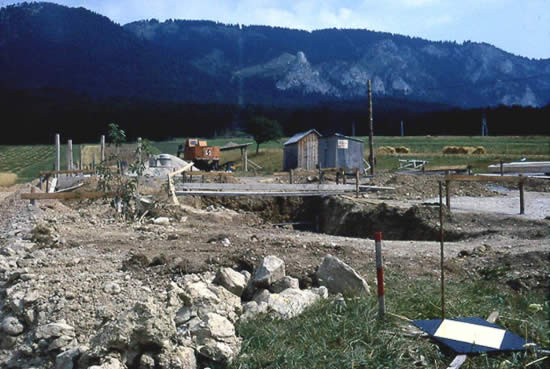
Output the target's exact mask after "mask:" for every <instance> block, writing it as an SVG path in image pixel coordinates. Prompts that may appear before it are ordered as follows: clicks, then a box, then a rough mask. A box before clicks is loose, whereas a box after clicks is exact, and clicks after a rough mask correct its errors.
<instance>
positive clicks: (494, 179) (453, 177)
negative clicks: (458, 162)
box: [445, 174, 525, 183]
mask: <svg viewBox="0 0 550 369" xmlns="http://www.w3.org/2000/svg"><path fill="white" fill-rule="evenodd" d="M445 181H457V182H505V183H520V182H523V181H525V177H517V176H504V177H498V176H466V175H457V174H455V175H450V176H445Z"/></svg>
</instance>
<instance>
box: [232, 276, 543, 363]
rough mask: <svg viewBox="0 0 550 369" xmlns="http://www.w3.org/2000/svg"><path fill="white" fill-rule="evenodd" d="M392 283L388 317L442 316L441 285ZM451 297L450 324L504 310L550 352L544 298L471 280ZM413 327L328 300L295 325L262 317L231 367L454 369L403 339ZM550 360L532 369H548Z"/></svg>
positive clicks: (425, 346) (420, 344) (434, 351)
mask: <svg viewBox="0 0 550 369" xmlns="http://www.w3.org/2000/svg"><path fill="white" fill-rule="evenodd" d="M388 277H389V278H388V291H387V296H386V303H387V308H388V311H389V312H393V313H395V314H399V315H403V316H406V317H408V318H410V319H432V318H439V317H440V295H439V285H438V282H437V281H434V280H433V279H431V280H427V279H424V280H415V281H411V280H408V278H407V277H403V276H398V275H391V274H390V275H389V276H388ZM447 290H448V293H447V304H446V306H447V316H448V317H467V316H479V317H484V318H486V317H487V316H488V315H489V314H490V313H491V312H492V311H498V312H499V313H500V318H499V320H498V321H497V323H498V324H499V325H502V326H504V327H505V328H507V329H510V330H511V331H512V332H514V333H516V334H519V335H521V336H523V337H524V338H527V340H529V341H530V342H535V343H537V344H539V345H540V346H543V347H548V346H549V345H550V342H549V337H548V332H549V324H548V320H545V319H547V318H548V309H549V306H548V302H546V303H545V301H544V297H543V296H542V295H541V294H540V293H538V294H537V293H531V292H530V293H523V294H516V293H511V292H510V291H501V290H498V289H497V288H495V287H494V285H490V284H489V283H488V282H486V281H472V280H463V281H455V282H451V283H449V284H448V286H447ZM530 304H541V306H544V311H538V312H536V313H533V312H530V311H529V305H530ZM406 325H407V323H405V322H404V321H403V320H400V319H398V318H395V317H392V316H391V315H387V319H386V320H385V321H384V322H381V321H379V320H378V318H377V300H376V298H375V297H369V298H364V299H346V300H345V306H344V305H342V304H341V303H337V302H336V301H325V302H322V303H320V304H318V305H316V306H314V307H313V308H311V309H309V310H308V311H306V312H305V313H304V314H302V315H301V316H299V317H297V318H295V319H292V320H288V321H279V320H271V319H270V318H268V317H263V318H259V319H257V320H254V321H249V322H246V323H241V324H240V325H239V326H238V333H239V334H240V335H241V336H242V337H243V338H244V342H243V346H242V349H241V355H240V357H239V358H238V359H237V360H236V361H235V362H233V363H232V365H231V368H233V369H237V368H239V369H245V368H246V369H252V368H293V369H298V368H304V369H306V368H308V369H309V368H320V369H321V368H323V369H328V368H333V369H343V368H365V369H366V368H369V369H370V368H415V367H424V368H447V366H448V364H450V362H451V361H452V360H453V358H454V356H455V355H454V354H453V353H452V352H449V351H445V350H444V349H443V348H441V347H439V346H438V345H436V344H435V343H434V342H433V341H431V340H430V339H427V338H420V337H410V336H407V335H406V334H403V330H402V328H403V327H405V326H406ZM540 357H541V355H539V356H536V354H535V353H533V352H532V351H525V352H517V353H497V354H479V355H473V356H470V357H469V358H468V360H467V361H466V363H465V364H464V365H463V366H462V368H464V369H473V368H477V369H479V368H499V369H504V368H524V367H525V366H526V365H527V364H529V363H531V362H533V361H534V360H536V359H537V358H540ZM548 360H550V359H547V360H544V361H541V362H539V363H535V364H532V365H530V366H529V368H548V367H549V365H550V363H549V362H548Z"/></svg>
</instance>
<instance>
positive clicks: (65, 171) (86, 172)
mask: <svg viewBox="0 0 550 369" xmlns="http://www.w3.org/2000/svg"><path fill="white" fill-rule="evenodd" d="M39 174H40V176H41V177H44V176H51V175H57V174H95V170H88V169H83V170H80V169H79V170H50V171H41V172H40V173H39Z"/></svg>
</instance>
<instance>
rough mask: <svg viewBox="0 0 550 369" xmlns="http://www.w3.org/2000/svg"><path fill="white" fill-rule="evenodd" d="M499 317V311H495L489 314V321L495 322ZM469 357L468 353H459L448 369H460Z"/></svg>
mask: <svg viewBox="0 0 550 369" xmlns="http://www.w3.org/2000/svg"><path fill="white" fill-rule="evenodd" d="M497 319H498V311H493V312H492V313H491V314H489V317H488V318H487V321H488V322H489V323H494V322H496V321H497ZM467 358H468V356H467V355H457V356H455V358H454V360H453V361H452V362H451V364H449V366H448V367H447V369H459V368H460V367H461V366H462V364H464V362H466V359H467Z"/></svg>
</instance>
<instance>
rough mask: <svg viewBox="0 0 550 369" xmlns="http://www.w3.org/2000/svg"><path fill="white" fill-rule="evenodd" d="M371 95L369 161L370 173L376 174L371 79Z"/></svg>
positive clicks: (369, 86) (369, 92) (369, 91)
mask: <svg viewBox="0 0 550 369" xmlns="http://www.w3.org/2000/svg"><path fill="white" fill-rule="evenodd" d="M367 86H368V88H367V90H368V96H369V163H370V174H371V175H374V126H373V122H372V88H371V81H370V79H369V80H368V81H367Z"/></svg>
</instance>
